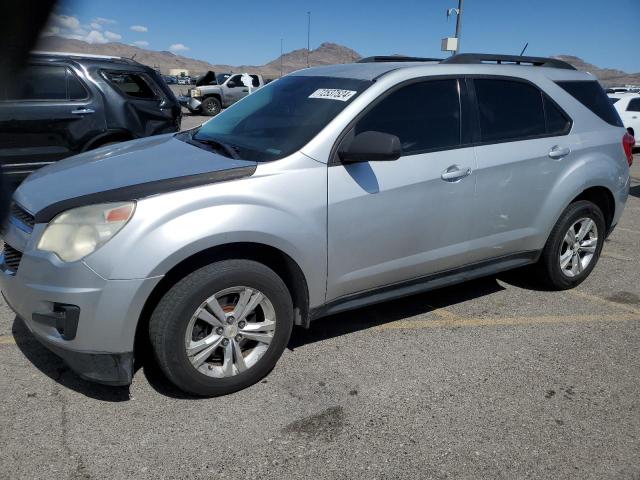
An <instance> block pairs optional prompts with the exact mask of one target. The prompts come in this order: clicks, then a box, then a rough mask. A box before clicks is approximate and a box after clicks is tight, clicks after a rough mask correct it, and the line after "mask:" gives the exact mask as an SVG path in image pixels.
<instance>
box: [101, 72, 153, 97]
mask: <svg viewBox="0 0 640 480" xmlns="http://www.w3.org/2000/svg"><path fill="white" fill-rule="evenodd" d="M104 75H105V76H106V77H107V79H108V80H109V81H110V82H111V83H112V84H113V85H115V87H116V88H117V89H118V90H120V91H121V92H122V93H124V94H125V95H126V96H128V97H133V98H140V99H155V98H156V95H155V93H154V92H153V90H152V89H151V87H150V86H149V84H148V83H147V81H146V80H145V79H144V77H143V76H142V75H140V74H137V73H124V72H104Z"/></svg>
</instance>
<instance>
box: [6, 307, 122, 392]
mask: <svg viewBox="0 0 640 480" xmlns="http://www.w3.org/2000/svg"><path fill="white" fill-rule="evenodd" d="M11 331H12V333H13V339H14V340H15V342H16V345H17V347H18V348H19V349H20V351H21V352H22V353H23V354H24V356H25V357H27V359H28V360H29V361H30V362H31V363H32V364H33V365H34V366H35V367H36V368H37V369H38V370H40V371H41V372H42V373H44V374H45V375H46V376H48V377H49V378H51V379H53V380H55V381H56V382H58V383H59V384H60V385H62V386H63V387H66V388H68V389H70V390H73V391H75V392H78V393H81V394H83V395H85V396H87V397H90V398H93V399H96V400H102V401H105V402H126V401H127V400H129V398H130V395H129V387H110V386H107V385H100V384H98V383H93V382H89V381H86V380H83V379H82V378H80V377H79V376H78V375H76V374H75V373H74V372H72V371H71V369H69V367H67V366H66V365H65V363H64V362H63V361H62V360H61V359H60V358H59V357H58V356H56V355H54V354H53V353H52V352H50V351H49V350H48V349H47V348H46V347H45V346H44V345H42V344H41V343H40V342H38V340H37V339H36V338H35V337H34V336H33V334H32V333H31V332H30V331H29V329H28V328H27V326H26V325H25V324H24V322H23V321H22V320H21V319H20V318H19V317H17V316H16V317H15V318H14V320H13V325H12V327H11Z"/></svg>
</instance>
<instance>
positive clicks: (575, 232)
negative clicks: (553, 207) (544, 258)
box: [559, 217, 598, 278]
mask: <svg viewBox="0 0 640 480" xmlns="http://www.w3.org/2000/svg"><path fill="white" fill-rule="evenodd" d="M597 247H598V227H597V226H596V222H594V221H593V220H592V219H591V218H587V217H585V218H581V219H580V220H578V221H576V222H575V223H574V224H573V225H571V227H570V228H569V230H568V231H567V233H566V234H565V236H564V238H563V240H562V245H561V247H560V256H559V262H560V270H561V271H562V273H563V274H564V275H566V276H567V277H570V278H573V277H575V276H577V275H580V274H581V273H582V272H583V271H584V270H585V269H586V268H587V267H588V266H589V264H590V263H591V261H592V260H593V256H594V255H595V253H596V249H597Z"/></svg>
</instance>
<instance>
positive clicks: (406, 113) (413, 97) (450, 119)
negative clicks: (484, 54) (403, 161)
mask: <svg viewBox="0 0 640 480" xmlns="http://www.w3.org/2000/svg"><path fill="white" fill-rule="evenodd" d="M370 130H371V131H376V132H384V133H390V134H392V135H396V136H397V137H398V138H400V143H401V145H402V153H403V155H412V154H417V153H421V152H425V151H429V150H437V149H444V148H450V147H456V146H459V145H460V143H461V142H460V96H459V93H458V81H457V80H455V79H451V80H433V81H426V82H419V83H412V84H410V85H407V86H405V87H401V88H400V89H398V90H396V91H394V92H392V93H391V94H389V95H388V96H387V97H385V98H384V99H383V100H382V101H380V102H379V103H378V104H376V105H375V106H374V107H373V108H372V109H371V110H370V111H369V112H367V113H366V114H365V115H364V117H362V118H361V119H360V120H359V121H358V123H357V124H356V127H355V134H356V135H357V134H359V133H362V132H366V131H370Z"/></svg>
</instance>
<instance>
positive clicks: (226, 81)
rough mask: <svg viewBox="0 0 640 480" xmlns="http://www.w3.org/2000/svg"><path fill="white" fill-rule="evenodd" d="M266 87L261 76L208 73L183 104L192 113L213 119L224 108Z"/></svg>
mask: <svg viewBox="0 0 640 480" xmlns="http://www.w3.org/2000/svg"><path fill="white" fill-rule="evenodd" d="M263 86H264V80H263V79H262V76H261V75H249V74H247V73H236V74H232V73H219V74H217V75H216V74H215V73H214V72H211V71H209V72H207V73H206V74H205V75H203V76H202V77H200V78H199V79H198V81H197V82H196V88H192V89H191V90H190V91H189V96H188V97H187V98H185V99H184V100H185V102H184V103H183V105H184V106H186V107H187V108H188V109H189V111H190V112H191V113H194V114H200V115H207V116H210V117H213V116H215V115H217V114H218V113H220V111H221V110H222V109H223V108H227V107H228V106H230V105H232V104H234V103H235V102H237V101H238V100H240V99H242V98H244V97H246V96H247V95H249V94H250V93H251V92H252V91H255V90H257V89H258V88H261V87H263Z"/></svg>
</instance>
